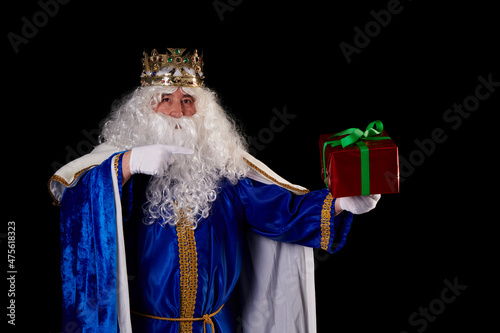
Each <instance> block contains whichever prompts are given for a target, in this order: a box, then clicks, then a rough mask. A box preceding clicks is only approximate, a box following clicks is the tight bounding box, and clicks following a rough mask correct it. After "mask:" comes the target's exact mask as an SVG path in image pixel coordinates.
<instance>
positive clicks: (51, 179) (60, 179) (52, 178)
mask: <svg viewBox="0 0 500 333" xmlns="http://www.w3.org/2000/svg"><path fill="white" fill-rule="evenodd" d="M95 166H97V164H94V165H91V166H89V167H86V168H84V169H82V170H80V171H78V172H77V173H75V174H74V175H73V180H72V181H71V183H68V182H67V181H66V179H64V178H63V177H61V176H59V175H53V176H52V177H50V179H49V182H48V184H47V186H48V187H49V193H50V196H51V197H52V200H54V202H53V203H52V204H53V205H54V206H58V205H59V200H57V199H56V197H55V196H54V194H53V193H52V190H51V189H50V182H51V181H56V182H58V183H61V184H63V185H64V186H66V187H68V186H71V184H73V183H74V182H75V180H76V179H77V178H78V177H79V176H80V175H81V174H82V173H84V172H85V171H87V170H89V169H92V168H93V167H95Z"/></svg>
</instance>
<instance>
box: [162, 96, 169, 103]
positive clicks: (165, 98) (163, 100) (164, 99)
mask: <svg viewBox="0 0 500 333" xmlns="http://www.w3.org/2000/svg"><path fill="white" fill-rule="evenodd" d="M161 101H162V102H170V97H163V98H162V99H161Z"/></svg>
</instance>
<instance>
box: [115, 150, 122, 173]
mask: <svg viewBox="0 0 500 333" xmlns="http://www.w3.org/2000/svg"><path fill="white" fill-rule="evenodd" d="M121 155H123V153H119V154H117V155H116V156H115V161H114V166H115V175H116V178H118V171H119V170H118V165H119V164H120V163H119V162H120V156H121Z"/></svg>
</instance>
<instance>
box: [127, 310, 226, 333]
mask: <svg viewBox="0 0 500 333" xmlns="http://www.w3.org/2000/svg"><path fill="white" fill-rule="evenodd" d="M223 307H224V304H222V306H221V307H220V308H219V309H218V310H217V311H215V312H214V313H211V314H206V315H203V317H201V318H166V317H157V316H152V315H148V314H144V313H140V312H137V311H133V310H130V312H131V313H133V314H136V315H139V316H143V317H147V318H151V319H158V320H166V321H178V322H189V321H203V333H207V330H206V328H205V325H207V324H208V325H210V326H211V327H212V333H215V326H214V322H213V321H212V317H213V316H215V315H216V314H218V313H219V312H220V310H222V308H223Z"/></svg>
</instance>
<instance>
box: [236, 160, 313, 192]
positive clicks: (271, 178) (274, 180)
mask: <svg viewBox="0 0 500 333" xmlns="http://www.w3.org/2000/svg"><path fill="white" fill-rule="evenodd" d="M243 159H244V160H245V162H246V163H247V164H248V165H249V166H250V167H252V168H253V169H255V170H257V171H258V172H259V173H260V174H262V175H263V176H265V177H266V178H267V179H269V180H271V181H272V182H274V183H276V184H278V185H279V186H281V187H283V188H286V189H287V190H290V191H294V192H298V193H301V194H306V193H309V190H307V189H304V190H302V189H299V188H296V187H293V186H291V185H288V184H285V183H282V182H279V181H277V180H276V178H274V177H271V176H270V175H268V174H267V173H266V172H265V171H264V170H262V169H261V168H259V167H258V166H256V165H255V164H253V163H252V162H250V161H249V160H247V159H246V158H244V157H243Z"/></svg>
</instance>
